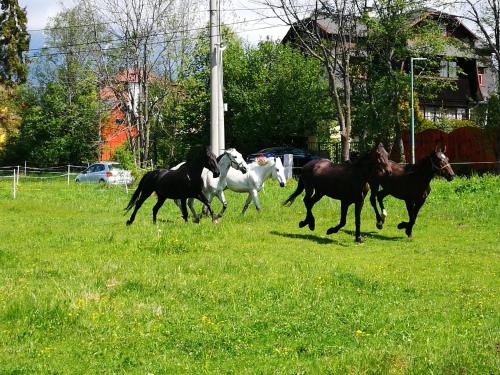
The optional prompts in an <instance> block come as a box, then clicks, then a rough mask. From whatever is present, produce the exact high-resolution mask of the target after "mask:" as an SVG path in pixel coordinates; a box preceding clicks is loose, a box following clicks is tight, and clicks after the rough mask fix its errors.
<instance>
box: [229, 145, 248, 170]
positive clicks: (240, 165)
mask: <svg viewBox="0 0 500 375" xmlns="http://www.w3.org/2000/svg"><path fill="white" fill-rule="evenodd" d="M224 154H225V155H227V157H228V158H229V160H230V161H231V167H233V168H234V169H237V170H239V171H241V172H243V174H245V173H247V170H248V165H247V163H246V162H245V159H243V156H242V155H241V154H240V153H239V152H238V151H236V149H235V148H229V149H227V150H225V151H224Z"/></svg>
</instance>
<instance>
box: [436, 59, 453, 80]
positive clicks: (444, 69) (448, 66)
mask: <svg viewBox="0 0 500 375" xmlns="http://www.w3.org/2000/svg"><path fill="white" fill-rule="evenodd" d="M439 76H440V77H442V78H457V62H456V61H447V60H441V69H440V72H439Z"/></svg>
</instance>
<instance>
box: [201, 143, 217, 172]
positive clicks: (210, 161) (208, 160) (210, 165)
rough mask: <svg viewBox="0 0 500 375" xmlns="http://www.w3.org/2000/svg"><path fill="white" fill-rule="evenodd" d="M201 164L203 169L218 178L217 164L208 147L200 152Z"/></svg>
mask: <svg viewBox="0 0 500 375" xmlns="http://www.w3.org/2000/svg"><path fill="white" fill-rule="evenodd" d="M201 160H202V163H203V167H204V168H207V169H208V170H209V171H210V172H212V174H213V176H214V177H215V178H217V177H219V176H220V171H219V165H218V164H217V159H216V157H215V155H214V154H213V153H212V150H211V148H210V147H209V146H206V147H205V148H204V151H203V152H202V158H201Z"/></svg>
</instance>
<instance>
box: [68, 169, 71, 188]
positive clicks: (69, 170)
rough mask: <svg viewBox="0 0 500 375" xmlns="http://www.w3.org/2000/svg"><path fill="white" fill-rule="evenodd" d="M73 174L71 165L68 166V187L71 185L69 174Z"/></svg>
mask: <svg viewBox="0 0 500 375" xmlns="http://www.w3.org/2000/svg"><path fill="white" fill-rule="evenodd" d="M70 172H71V165H69V164H68V185H69V174H70Z"/></svg>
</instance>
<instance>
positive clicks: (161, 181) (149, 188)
mask: <svg viewBox="0 0 500 375" xmlns="http://www.w3.org/2000/svg"><path fill="white" fill-rule="evenodd" d="M203 168H207V169H208V170H209V171H211V172H212V173H213V175H214V177H219V174H220V172H219V167H218V165H217V161H216V159H215V155H214V154H212V152H211V151H210V148H209V147H206V146H203V147H201V148H198V147H196V148H193V149H192V150H191V151H190V154H189V155H188V160H187V162H186V163H185V164H183V165H182V166H181V167H179V169H177V170H167V169H157V170H155V171H151V172H148V173H146V174H145V175H144V176H143V177H142V179H141V181H140V182H139V186H138V187H137V189H136V190H135V192H134V195H132V198H131V199H130V202H129V203H128V206H127V207H126V208H125V211H127V212H128V211H129V210H130V209H131V208H132V207H134V205H135V208H134V212H133V213H132V216H130V219H129V220H128V221H127V225H130V224H132V223H133V222H134V219H135V215H136V213H137V211H138V210H139V208H141V206H142V204H143V203H144V201H145V200H146V199H148V197H149V196H150V195H151V194H153V192H155V193H156V195H157V196H158V202H157V203H156V204H155V206H154V207H153V223H156V215H157V213H158V210H159V209H160V207H161V206H162V205H163V203H164V202H165V200H166V199H167V198H168V199H179V200H180V202H181V211H182V218H183V219H184V221H187V217H188V213H187V208H186V201H187V199H188V198H196V199H198V200H200V201H201V202H202V203H203V204H205V205H206V206H207V207H208V210H209V212H210V214H211V215H212V221H214V222H215V221H216V218H215V216H214V213H213V211H212V209H211V208H210V204H209V202H208V201H207V199H206V198H205V196H204V195H203V193H202V188H203V182H202V179H201V171H202V170H203Z"/></svg>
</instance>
